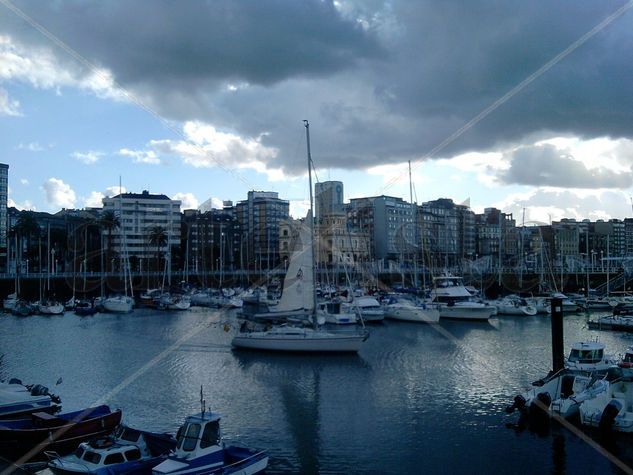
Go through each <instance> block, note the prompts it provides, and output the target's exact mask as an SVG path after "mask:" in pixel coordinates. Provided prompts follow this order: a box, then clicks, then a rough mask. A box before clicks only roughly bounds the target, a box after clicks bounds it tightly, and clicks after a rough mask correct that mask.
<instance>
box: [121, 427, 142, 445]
mask: <svg viewBox="0 0 633 475" xmlns="http://www.w3.org/2000/svg"><path fill="white" fill-rule="evenodd" d="M139 435H141V433H140V432H139V431H137V430H134V429H130V428H129V427H125V428H124V429H123V432H122V433H121V435H120V437H121V439H123V440H127V441H128V442H136V441H138V438H139Z"/></svg>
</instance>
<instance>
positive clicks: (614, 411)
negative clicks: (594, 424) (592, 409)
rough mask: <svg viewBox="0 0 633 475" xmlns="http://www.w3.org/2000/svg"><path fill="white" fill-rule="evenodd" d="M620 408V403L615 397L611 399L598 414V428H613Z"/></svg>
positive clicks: (608, 429)
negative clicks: (599, 414)
mask: <svg viewBox="0 0 633 475" xmlns="http://www.w3.org/2000/svg"><path fill="white" fill-rule="evenodd" d="M621 410H622V403H621V402H620V401H618V400H616V399H613V400H612V401H611V402H609V404H607V405H606V407H605V408H604V410H603V411H602V415H601V416H600V423H599V424H598V428H599V429H600V430H601V431H607V432H608V431H611V430H612V429H613V423H614V422H615V418H616V417H617V416H618V413H619V412H620V411H621Z"/></svg>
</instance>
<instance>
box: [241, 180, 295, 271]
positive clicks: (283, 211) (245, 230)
mask: <svg viewBox="0 0 633 475" xmlns="http://www.w3.org/2000/svg"><path fill="white" fill-rule="evenodd" d="M289 210H290V203H289V202H288V201H286V200H281V199H279V195H278V194H277V193H276V192H273V191H249V192H248V197H247V199H246V200H243V201H240V202H238V203H237V205H236V206H235V216H236V218H237V222H238V224H239V228H240V233H241V242H242V246H241V249H242V252H244V253H245V256H244V257H242V260H243V262H244V268H247V269H273V268H275V267H276V266H278V265H279V264H280V257H279V224H280V223H281V222H282V221H284V220H287V219H288V217H289Z"/></svg>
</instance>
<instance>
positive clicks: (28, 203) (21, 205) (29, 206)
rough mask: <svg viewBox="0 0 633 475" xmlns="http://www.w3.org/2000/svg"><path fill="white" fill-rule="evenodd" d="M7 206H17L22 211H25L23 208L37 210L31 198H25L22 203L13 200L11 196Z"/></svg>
mask: <svg viewBox="0 0 633 475" xmlns="http://www.w3.org/2000/svg"><path fill="white" fill-rule="evenodd" d="M7 206H8V207H9V208H16V209H18V210H20V211H23V210H29V211H35V206H34V205H33V203H31V201H29V200H25V201H23V202H22V203H16V202H15V201H13V199H11V198H9V199H8V200H7Z"/></svg>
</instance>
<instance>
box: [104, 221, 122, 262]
mask: <svg viewBox="0 0 633 475" xmlns="http://www.w3.org/2000/svg"><path fill="white" fill-rule="evenodd" d="M120 225H121V221H120V220H119V218H118V217H117V215H116V214H114V211H111V210H107V211H104V212H103V214H102V215H101V218H100V219H99V226H100V227H101V229H105V230H106V231H107V232H108V246H107V251H106V258H107V261H108V262H110V260H111V252H112V231H113V230H115V229H117V228H118V227H120ZM106 267H107V264H106ZM110 270H111V271H112V270H113V269H110Z"/></svg>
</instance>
